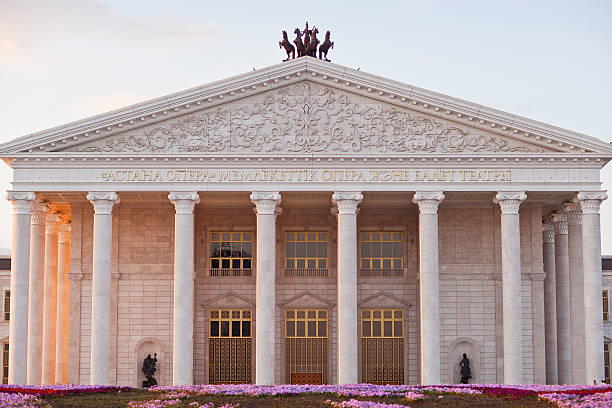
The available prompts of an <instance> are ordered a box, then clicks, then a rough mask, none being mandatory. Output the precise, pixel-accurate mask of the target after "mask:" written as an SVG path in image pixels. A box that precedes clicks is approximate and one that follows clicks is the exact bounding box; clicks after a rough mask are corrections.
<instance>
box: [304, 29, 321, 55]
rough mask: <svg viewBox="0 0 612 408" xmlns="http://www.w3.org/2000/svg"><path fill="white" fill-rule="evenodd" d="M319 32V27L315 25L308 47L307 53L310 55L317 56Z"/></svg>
mask: <svg viewBox="0 0 612 408" xmlns="http://www.w3.org/2000/svg"><path fill="white" fill-rule="evenodd" d="M318 33H319V29H318V28H317V27H314V28H313V29H312V32H311V34H310V35H311V37H310V42H309V43H308V46H307V47H306V55H308V56H310V57H314V58H317V47H318V46H319V39H318V38H317V34H318Z"/></svg>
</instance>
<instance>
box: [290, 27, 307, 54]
mask: <svg viewBox="0 0 612 408" xmlns="http://www.w3.org/2000/svg"><path fill="white" fill-rule="evenodd" d="M294 33H295V35H296V37H295V40H293V43H294V44H295V49H296V50H297V56H298V58H299V57H303V56H304V55H306V47H305V46H304V43H303V42H302V32H301V31H300V29H299V28H296V29H295V31H294Z"/></svg>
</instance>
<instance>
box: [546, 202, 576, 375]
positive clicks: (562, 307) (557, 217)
mask: <svg viewBox="0 0 612 408" xmlns="http://www.w3.org/2000/svg"><path fill="white" fill-rule="evenodd" d="M551 219H552V221H553V225H554V228H555V278H556V283H557V369H558V380H559V384H571V383H572V338H571V329H570V281H569V247H568V239H567V238H568V237H567V217H566V216H565V215H564V214H560V213H556V214H553V215H552V217H551Z"/></svg>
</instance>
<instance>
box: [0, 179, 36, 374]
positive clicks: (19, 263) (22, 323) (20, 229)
mask: <svg viewBox="0 0 612 408" xmlns="http://www.w3.org/2000/svg"><path fill="white" fill-rule="evenodd" d="M6 196H7V200H9V201H10V202H11V204H12V206H13V229H12V232H11V235H12V237H11V246H12V249H11V321H10V323H9V351H10V352H9V378H8V382H9V384H25V383H26V381H27V344H28V283H29V275H30V270H29V269H30V209H31V208H32V204H34V202H35V201H36V195H35V194H34V193H33V192H21V191H7V194H6Z"/></svg>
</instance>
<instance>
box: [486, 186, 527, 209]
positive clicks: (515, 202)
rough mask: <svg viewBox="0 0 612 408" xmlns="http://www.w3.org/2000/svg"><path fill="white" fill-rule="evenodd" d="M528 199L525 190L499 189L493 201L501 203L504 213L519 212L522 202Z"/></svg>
mask: <svg viewBox="0 0 612 408" xmlns="http://www.w3.org/2000/svg"><path fill="white" fill-rule="evenodd" d="M526 199H527V194H525V192H524V191H498V192H497V194H496V195H495V198H494V199H493V202H494V203H495V204H499V206H500V208H501V212H502V214H518V212H519V207H520V206H521V203H522V202H523V201H525V200H526Z"/></svg>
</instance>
